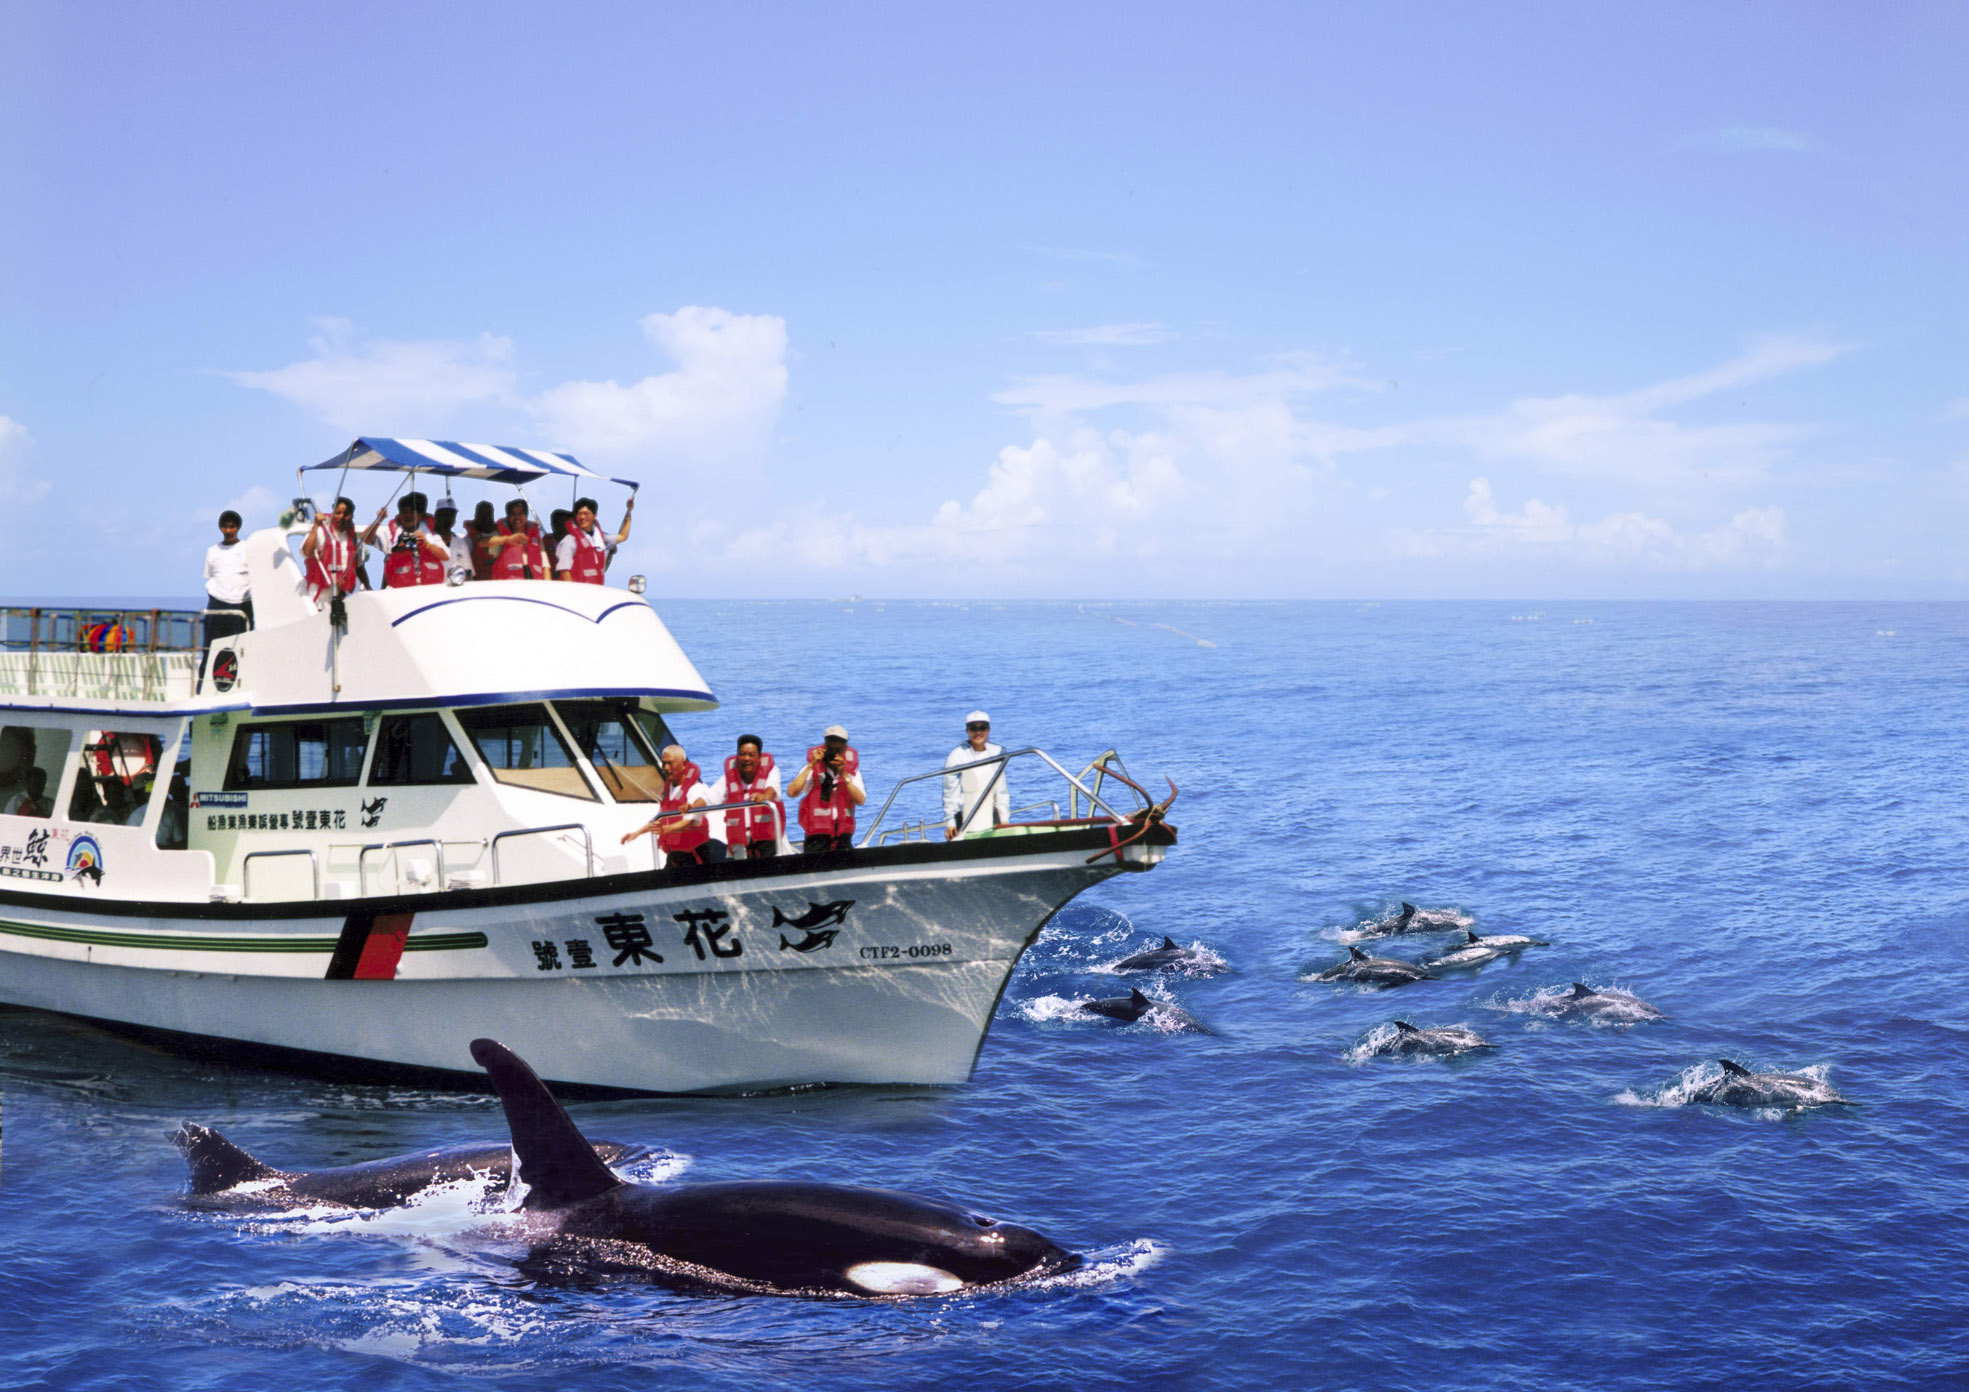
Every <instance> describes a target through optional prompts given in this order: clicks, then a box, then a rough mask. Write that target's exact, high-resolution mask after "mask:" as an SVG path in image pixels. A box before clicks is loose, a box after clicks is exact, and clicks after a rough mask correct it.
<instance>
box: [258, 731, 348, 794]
mask: <svg viewBox="0 0 1969 1392" xmlns="http://www.w3.org/2000/svg"><path fill="white" fill-rule="evenodd" d="M368 743H369V740H368V737H367V736H366V735H365V734H364V733H363V728H362V721H361V719H360V718H350V719H348V720H297V721H290V722H286V723H283V724H279V725H248V726H245V727H244V728H242V729H241V730H240V732H239V733H238V734H237V735H235V736H234V737H233V742H232V762H231V763H230V764H229V765H227V767H226V788H227V790H228V791H236V790H239V789H245V788H352V787H354V786H355V783H356V779H357V778H358V777H359V776H360V775H361V773H362V752H363V749H364V748H365V747H366V746H367V745H368Z"/></svg>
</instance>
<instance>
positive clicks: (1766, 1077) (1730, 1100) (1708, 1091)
mask: <svg viewBox="0 0 1969 1392" xmlns="http://www.w3.org/2000/svg"><path fill="white" fill-rule="evenodd" d="M1716 1062H1717V1063H1719V1064H1721V1065H1722V1068H1723V1076H1722V1077H1720V1078H1716V1079H1713V1080H1711V1081H1710V1082H1707V1083H1704V1084H1702V1085H1701V1086H1700V1087H1698V1088H1696V1090H1695V1091H1694V1092H1692V1093H1691V1094H1690V1095H1689V1100H1690V1101H1691V1102H1708V1103H1711V1104H1714V1105H1716V1106H1719V1107H1780V1108H1783V1109H1785V1110H1786V1111H1802V1110H1803V1109H1804V1108H1806V1107H1831V1106H1851V1105H1852V1102H1851V1099H1849V1098H1847V1097H1845V1096H1844V1095H1842V1094H1841V1093H1840V1092H1839V1091H1838V1089H1836V1088H1834V1087H1833V1086H1832V1084H1830V1083H1828V1082H1826V1081H1825V1080H1824V1079H1823V1078H1814V1077H1813V1076H1812V1075H1811V1074H1809V1073H1758V1072H1755V1071H1753V1070H1752V1069H1748V1068H1745V1067H1744V1066H1743V1065H1742V1064H1740V1063H1737V1062H1736V1061H1735V1060H1733V1059H1717V1060H1716Z"/></svg>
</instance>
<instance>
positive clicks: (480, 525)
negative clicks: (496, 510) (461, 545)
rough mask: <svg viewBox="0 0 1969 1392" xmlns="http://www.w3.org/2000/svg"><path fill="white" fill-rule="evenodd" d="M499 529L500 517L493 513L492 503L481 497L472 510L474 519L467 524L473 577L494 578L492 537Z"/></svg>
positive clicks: (466, 535)
mask: <svg viewBox="0 0 1969 1392" xmlns="http://www.w3.org/2000/svg"><path fill="white" fill-rule="evenodd" d="M498 531H499V523H498V519H497V518H495V517H494V516H493V515H492V503H491V502H490V501H489V500H488V499H484V498H481V499H480V500H479V505H478V506H477V507H476V508H474V509H473V510H472V520H471V521H469V522H467V523H466V524H465V539H466V540H467V541H468V542H470V543H471V547H472V578H473V579H474V580H490V579H491V578H492V556H493V552H492V538H493V537H494V536H495V535H496V534H497V533H498Z"/></svg>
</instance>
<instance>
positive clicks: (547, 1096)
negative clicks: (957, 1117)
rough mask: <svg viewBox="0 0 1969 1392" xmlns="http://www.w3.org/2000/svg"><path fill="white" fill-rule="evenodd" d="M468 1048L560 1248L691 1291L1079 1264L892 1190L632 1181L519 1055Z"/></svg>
mask: <svg viewBox="0 0 1969 1392" xmlns="http://www.w3.org/2000/svg"><path fill="white" fill-rule="evenodd" d="M472 1057H473V1059H475V1060H476V1061H477V1062H478V1064H479V1066H480V1067H481V1068H483V1069H485V1071H486V1072H487V1073H488V1074H489V1075H490V1076H491V1078H492V1085H493V1087H494V1088H496V1089H497V1090H498V1092H499V1101H500V1104H501V1105H502V1106H503V1107H504V1108H505V1109H506V1121H507V1123H508V1125H510V1126H511V1127H512V1131H513V1149H514V1150H515V1151H516V1152H517V1153H518V1155H519V1158H520V1169H519V1174H520V1179H521V1180H522V1181H523V1182H524V1183H525V1184H526V1185H527V1186H528V1189H527V1196H526V1200H525V1203H524V1204H523V1205H522V1210H523V1211H524V1212H526V1213H527V1214H528V1215H530V1217H532V1218H533V1219H534V1220H536V1221H537V1222H539V1223H540V1224H541V1225H543V1226H545V1227H547V1228H548V1229H549V1230H550V1233H551V1240H552V1241H553V1242H554V1243H556V1244H558V1245H563V1246H572V1247H573V1248H575V1249H576V1250H578V1251H583V1252H594V1253H596V1254H597V1255H599V1256H602V1257H603V1258H604V1259H605V1260H608V1261H610V1262H617V1261H620V1260H621V1259H622V1255H623V1254H624V1253H625V1252H627V1253H629V1254H631V1258H632V1264H636V1265H645V1264H646V1265H647V1266H648V1267H649V1269H651V1270H652V1271H654V1272H655V1273H657V1274H659V1275H661V1276H664V1277H667V1278H668V1279H670V1280H673V1281H675V1282H677V1283H679V1284H683V1285H687V1286H695V1287H704V1288H710V1289H720V1290H739V1291H753V1292H760V1293H767V1294H782V1295H796V1294H797V1295H858V1296H870V1295H933V1294H943V1293H945V1292H948V1291H956V1290H966V1289H969V1288H971V1287H973V1286H986V1285H993V1284H996V1283H998V1282H1002V1281H1010V1280H1013V1279H1015V1278H1017V1277H1021V1276H1034V1275H1050V1274H1052V1273H1054V1272H1059V1271H1069V1270H1072V1269H1074V1268H1075V1267H1077V1266H1079V1265H1080V1258H1079V1257H1078V1256H1076V1255H1074V1254H1073V1253H1071V1252H1067V1251H1064V1250H1062V1249H1061V1248H1059V1247H1057V1246H1055V1245H1054V1244H1053V1243H1052V1242H1051V1241H1050V1240H1048V1239H1047V1238H1045V1237H1042V1236H1041V1235H1040V1234H1039V1233H1036V1232H1034V1231H1033V1230H1032V1229H1030V1228H1022V1227H1019V1226H1018V1225H1017V1224H1014V1223H1000V1222H998V1221H997V1220H995V1219H992V1218H987V1217H985V1216H983V1215H982V1214H979V1213H976V1212H973V1211H972V1210H970V1209H968V1208H963V1207H960V1206H958V1205H956V1204H952V1203H946V1202H943V1201H942V1200H938V1199H927V1198H920V1197H918V1196H917V1195H914V1194H905V1193H901V1192H899V1191H897V1190H893V1189H863V1188H855V1187H851V1186H849V1185H845V1184H818V1183H807V1182H804V1181H799V1182H795V1181H776V1180H739V1181H732V1182H725V1183H715V1184H665V1185H647V1184H629V1183H625V1182H624V1181H623V1180H621V1179H618V1178H617V1177H616V1176H615V1175H614V1174H612V1173H611V1172H610V1171H609V1168H608V1166H606V1165H604V1164H603V1163H602V1162H601V1161H600V1160H599V1159H598V1158H597V1157H596V1155H595V1151H594V1148H593V1147H592V1146H591V1145H590V1144H589V1143H588V1141H587V1140H586V1139H585V1138H584V1137H583V1136H582V1134H581V1132H580V1131H579V1130H577V1129H576V1128H575V1125H574V1122H573V1121H572V1120H571V1119H570V1118H569V1117H568V1114H567V1111H566V1109H565V1108H563V1107H562V1106H561V1104H560V1103H559V1102H558V1101H556V1100H555V1099H554V1095H553V1094H552V1093H550V1092H549V1091H548V1090H547V1085H546V1084H545V1083H543V1082H541V1081H540V1076H539V1075H538V1074H537V1073H535V1072H534V1071H533V1069H532V1068H531V1067H529V1066H528V1065H527V1063H526V1061H525V1060H524V1059H522V1058H521V1057H520V1056H519V1055H518V1054H515V1053H514V1052H513V1051H512V1050H510V1049H508V1048H506V1047H505V1046H504V1045H503V1044H499V1043H497V1042H496V1041H494V1040H491V1039H474V1040H473V1041H472ZM639 1254H640V1255H646V1257H647V1262H646V1263H644V1262H641V1261H634V1260H633V1258H635V1257H636V1256H637V1255H639Z"/></svg>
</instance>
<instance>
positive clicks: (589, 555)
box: [554, 494, 636, 585]
mask: <svg viewBox="0 0 1969 1392" xmlns="http://www.w3.org/2000/svg"><path fill="white" fill-rule="evenodd" d="M596 511H597V508H596V506H595V500H594V499H593V498H577V499H575V501H574V516H573V517H572V518H571V519H569V521H568V524H567V533H566V535H564V536H563V537H561V539H560V544H559V545H558V546H557V547H555V549H554V578H555V579H556V580H575V581H579V582H580V583H582V584H584V585H600V584H602V583H604V582H605V581H606V579H607V576H608V563H609V562H610V561H611V560H613V559H615V548H616V547H618V546H620V545H622V543H623V542H625V541H627V540H629V524H630V522H632V521H633V520H634V519H635V512H636V498H635V495H634V494H631V495H630V497H629V505H628V506H627V507H626V508H624V509H623V512H622V530H621V531H619V532H617V533H616V534H615V535H614V536H607V535H605V534H604V533H603V531H602V529H601V527H600V526H599V525H598V524H597V523H596V521H595V513H596Z"/></svg>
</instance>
